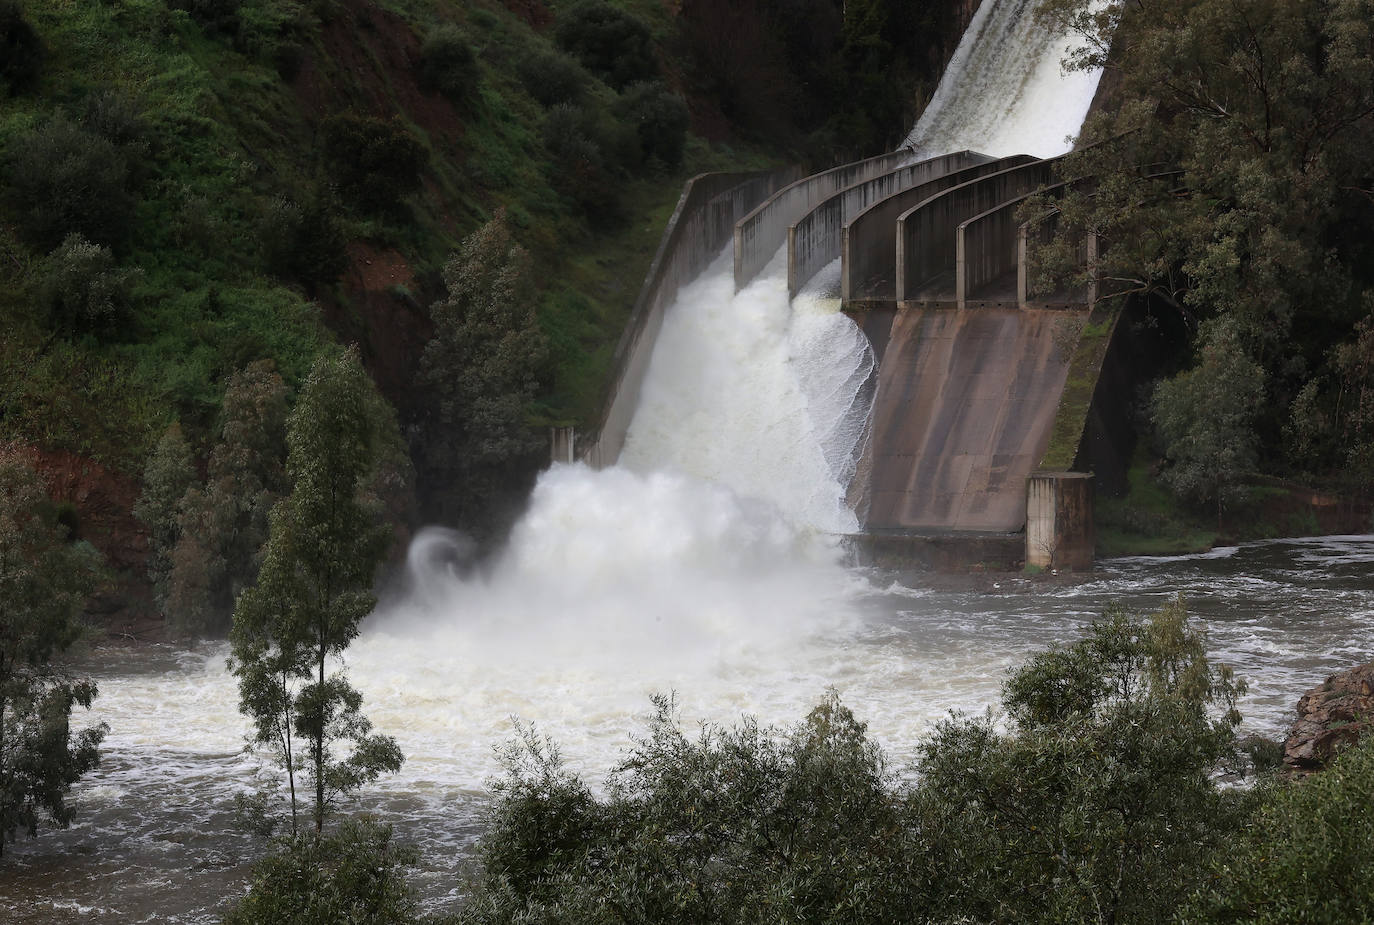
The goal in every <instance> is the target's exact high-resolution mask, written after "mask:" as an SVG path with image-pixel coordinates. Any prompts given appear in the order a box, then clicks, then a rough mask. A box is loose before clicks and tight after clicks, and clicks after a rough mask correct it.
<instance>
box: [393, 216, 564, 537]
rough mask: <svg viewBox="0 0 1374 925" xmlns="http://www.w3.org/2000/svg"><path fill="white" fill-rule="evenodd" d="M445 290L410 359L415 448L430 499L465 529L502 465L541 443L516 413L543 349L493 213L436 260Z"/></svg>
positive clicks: (494, 488)
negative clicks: (414, 367)
mask: <svg viewBox="0 0 1374 925" xmlns="http://www.w3.org/2000/svg"><path fill="white" fill-rule="evenodd" d="M444 284H445V286H447V288H448V295H447V296H446V297H445V298H444V299H441V300H440V301H438V302H435V303H434V305H433V306H432V307H431V309H430V314H431V317H432V318H433V319H434V336H433V338H432V339H431V340H430V341H429V343H428V344H426V345H425V351H424V354H423V355H422V356H421V358H420V375H419V380H420V385H421V386H422V387H423V389H424V391H425V394H426V396H427V403H428V407H429V417H428V420H427V421H426V422H425V433H424V438H423V445H422V447H421V454H422V458H423V460H424V464H425V466H426V468H427V469H428V471H429V473H430V478H431V480H432V481H435V482H437V483H438V484H439V485H441V486H443V487H442V488H441V489H440V490H439V494H440V498H439V501H440V507H441V509H443V510H444V511H445V512H446V513H447V514H448V515H449V516H450V517H451V518H452V519H453V520H456V521H457V522H458V523H461V524H463V525H464V526H465V527H469V528H473V527H476V528H481V527H483V526H485V525H486V521H487V520H488V519H489V517H490V513H491V510H492V508H493V507H495V506H496V502H497V499H498V496H499V494H500V489H501V486H503V485H507V484H509V467H510V465H511V464H512V463H519V462H523V461H525V460H527V459H528V458H529V457H530V456H531V455H532V454H535V453H538V452H539V451H540V450H541V449H542V448H543V446H544V441H543V439H542V437H541V435H539V434H536V433H534V432H532V430H531V429H530V427H529V425H528V424H527V423H526V420H525V415H526V410H527V408H528V406H529V404H530V402H531V401H532V400H533V398H534V394H535V390H536V388H537V385H538V379H539V376H540V374H541V373H542V371H543V366H544V362H545V360H546V358H547V356H548V339H547V338H546V337H545V335H544V332H543V330H542V329H541V328H540V327H539V323H538V320H537V318H536V316H535V286H534V271H533V266H532V265H531V261H530V255H529V253H528V252H527V251H526V250H525V249H524V248H523V247H521V246H520V245H519V244H517V243H516V242H515V240H514V239H513V238H512V236H511V231H510V225H509V221H508V220H507V218H506V214H505V212H504V210H503V211H501V212H498V213H497V214H496V216H495V217H494V218H492V220H491V221H489V222H487V223H486V224H485V225H483V226H482V227H481V228H480V229H478V230H477V231H475V232H474V233H473V234H471V235H470V236H468V238H467V239H465V240H464V241H463V245H462V247H461V249H460V250H459V252H458V253H457V254H455V255H454V256H453V258H452V259H451V260H449V262H448V263H447V264H446V265H445V266H444Z"/></svg>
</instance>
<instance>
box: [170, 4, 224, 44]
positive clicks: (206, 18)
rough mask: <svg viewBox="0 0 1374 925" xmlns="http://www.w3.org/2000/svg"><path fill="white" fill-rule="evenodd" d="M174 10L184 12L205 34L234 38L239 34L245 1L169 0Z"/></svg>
mask: <svg viewBox="0 0 1374 925" xmlns="http://www.w3.org/2000/svg"><path fill="white" fill-rule="evenodd" d="M167 5H168V6H169V7H171V8H172V9H174V10H184V11H185V12H186V13H188V14H190V17H191V18H192V19H193V20H195V21H196V23H197V24H198V25H199V26H200V28H201V29H202V30H204V32H205V34H206V35H208V36H212V37H224V38H233V37H234V36H236V35H238V32H239V8H240V7H241V6H243V0H168V3H167Z"/></svg>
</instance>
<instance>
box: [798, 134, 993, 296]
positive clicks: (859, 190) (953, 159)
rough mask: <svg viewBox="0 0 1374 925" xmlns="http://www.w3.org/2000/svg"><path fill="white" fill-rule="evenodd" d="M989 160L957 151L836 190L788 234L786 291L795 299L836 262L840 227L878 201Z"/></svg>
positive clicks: (985, 156) (839, 243) (841, 231)
mask: <svg viewBox="0 0 1374 925" xmlns="http://www.w3.org/2000/svg"><path fill="white" fill-rule="evenodd" d="M991 161H992V158H991V157H989V156H987V155H986V154H978V153H976V152H973V151H958V152H955V153H954V154H945V155H942V156H940V157H934V158H928V159H927V160H924V161H921V162H919V163H916V164H908V165H906V166H905V167H899V168H897V169H896V170H893V171H891V172H890V173H885V174H883V175H882V176H879V177H874V178H873V179H871V180H867V181H865V182H863V183H858V184H855V185H854V186H851V187H848V188H847V189H844V190H841V191H840V192H838V193H835V194H834V195H832V196H829V197H827V198H826V199H823V200H821V202H820V203H819V204H818V205H816V206H815V207H814V208H813V209H811V211H809V212H807V213H806V214H805V215H803V216H802V217H801V218H799V219H797V221H796V222H795V223H793V224H792V225H791V226H790V227H789V228H788V229H787V289H788V293H789V294H790V295H793V296H795V295H796V294H797V293H798V292H800V291H801V287H802V286H804V285H806V283H807V281H808V280H810V279H811V277H813V276H815V275H816V273H817V272H818V271H819V270H820V269H821V268H822V267H824V266H825V265H826V264H828V263H830V262H831V261H833V260H835V259H836V258H838V257H839V256H840V250H841V245H842V243H843V239H844V223H845V222H846V221H848V220H849V219H850V218H852V217H853V216H855V215H857V214H858V213H859V212H861V211H863V210H864V209H866V208H868V207H869V206H870V205H872V204H873V203H875V202H877V201H878V200H880V199H886V198H887V197H888V196H891V195H892V194H893V193H896V192H898V191H899V190H904V189H908V188H910V187H912V186H915V185H917V184H918V183H924V182H926V181H928V180H931V179H934V178H935V177H941V176H945V175H946V174H949V173H952V172H953V171H956V170H959V169H961V168H963V167H971V166H973V165H975V164H986V163H989V162H991Z"/></svg>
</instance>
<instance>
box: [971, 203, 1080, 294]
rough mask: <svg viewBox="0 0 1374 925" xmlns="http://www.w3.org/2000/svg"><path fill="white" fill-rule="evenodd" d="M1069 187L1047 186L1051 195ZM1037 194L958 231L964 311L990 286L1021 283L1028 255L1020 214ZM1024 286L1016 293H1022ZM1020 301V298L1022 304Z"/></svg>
mask: <svg viewBox="0 0 1374 925" xmlns="http://www.w3.org/2000/svg"><path fill="white" fill-rule="evenodd" d="M1065 186H1066V184H1064V183H1057V184H1055V185H1054V186H1050V187H1046V189H1045V190H1044V192H1045V193H1046V194H1048V195H1050V196H1057V195H1058V194H1059V193H1061V192H1062V191H1063V190H1064V188H1065ZM1033 195H1035V194H1034V193H1026V194H1024V195H1021V196H1018V197H1016V198H1015V199H1012V200H1010V201H1008V202H1004V203H1001V204H1000V205H998V206H996V207H994V208H992V209H989V210H988V211H986V212H983V213H980V214H979V215H975V216H974V217H973V218H970V219H969V220H967V221H965V222H963V223H962V224H961V225H960V226H959V228H958V229H957V230H956V232H955V239H954V250H955V271H954V282H955V300H956V301H957V302H958V303H959V307H960V308H963V307H964V305H965V304H966V303H967V302H968V300H969V299H970V298H973V297H975V296H977V295H979V294H981V293H983V292H984V291H985V290H986V289H987V288H988V287H990V286H995V285H997V284H999V283H1003V282H1006V283H1008V284H1010V282H1011V281H1013V280H1016V281H1018V282H1019V275H1020V274H1018V273H1017V270H1018V268H1019V267H1020V263H1021V260H1022V259H1024V258H1025V257H1026V256H1028V255H1025V254H1024V253H1023V250H1022V248H1021V246H1020V244H1021V225H1022V222H1021V221H1020V220H1019V219H1018V217H1017V213H1018V211H1019V210H1020V209H1021V206H1022V205H1024V204H1025V202H1026V201H1027V200H1028V199H1030V198H1031V197H1032V196H1033ZM1019 289H1020V287H1019V286H1017V287H1016V289H1015V290H1012V291H1016V292H1018V294H1019ZM1019 301H1020V299H1019V298H1018V302H1019Z"/></svg>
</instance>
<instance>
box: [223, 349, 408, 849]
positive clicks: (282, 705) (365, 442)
mask: <svg viewBox="0 0 1374 925" xmlns="http://www.w3.org/2000/svg"><path fill="white" fill-rule="evenodd" d="M384 407H385V403H384V402H383V401H382V399H381V398H380V397H379V396H378V395H377V393H376V391H375V389H374V388H373V386H372V383H371V381H370V380H369V379H368V377H367V374H366V373H365V372H364V371H363V368H362V365H361V364H360V362H359V360H358V356H357V353H356V352H355V351H352V350H350V351H346V352H340V353H331V354H326V355H324V356H322V357H321V358H320V359H319V360H317V361H316V362H315V365H314V367H313V369H312V370H311V372H310V375H309V377H308V378H307V380H306V382H305V385H304V387H303V388H302V390H301V393H300V397H299V399H298V401H297V403H296V406H295V408H293V409H292V411H291V414H290V417H289V418H288V420H287V430H286V445H287V457H286V471H287V475H288V477H289V479H290V481H291V493H290V494H289V495H288V496H287V497H285V498H284V499H282V501H280V502H279V503H278V504H277V506H276V507H275V508H274V509H273V510H272V515H271V520H270V528H269V536H268V540H267V549H266V553H265V555H264V558H263V563H262V568H261V571H260V572H259V573H258V580H257V583H256V584H255V585H253V586H252V587H250V588H248V589H246V590H245V591H244V592H243V593H242V594H241V595H240V596H239V599H238V603H237V606H236V608H235V611H234V625H233V629H232V630H231V632H230V642H231V643H232V650H233V651H232V657H231V659H230V667H231V669H232V671H233V672H234V674H235V675H236V676H237V677H238V680H239V695H240V702H239V709H240V710H241V711H242V712H243V713H244V714H246V715H247V716H249V717H250V718H251V719H252V720H253V724H254V733H253V736H254V740H255V741H256V742H257V743H258V744H260V745H263V746H266V747H267V748H268V749H269V750H270V751H271V752H272V753H273V754H274V756H275V757H276V759H277V760H278V762H279V763H280V764H281V766H282V767H283V769H284V770H285V772H286V778H287V784H288V789H289V793H290V800H291V824H292V830H293V831H295V830H296V828H297V815H298V808H297V804H298V794H297V778H298V776H299V775H300V774H302V773H303V774H304V776H305V778H306V781H307V782H308V783H309V785H310V788H311V790H313V809H312V813H311V815H312V819H313V821H314V825H315V831H316V832H320V831H322V829H323V827H324V818H325V815H326V813H327V811H328V808H329V806H330V805H331V804H332V803H333V802H334V801H335V800H336V799H337V798H338V797H340V796H341V795H343V794H346V793H348V792H351V791H353V790H356V789H357V788H358V787H360V786H362V785H363V784H366V783H369V782H371V781H373V780H375V779H376V778H377V777H378V776H379V775H380V774H381V773H383V772H384V771H396V770H398V769H399V768H400V766H401V762H402V760H403V759H402V756H401V752H400V749H399V748H398V747H397V745H396V742H395V740H394V739H392V738H390V737H388V736H383V735H378V734H375V733H373V732H372V725H371V723H370V722H369V721H368V720H367V718H366V717H364V716H363V714H362V711H361V708H362V694H360V693H359V692H358V691H357V690H356V689H354V688H353V686H352V685H351V684H349V682H348V679H347V677H346V676H345V673H344V671H343V666H342V661H341V657H342V655H343V653H344V651H345V650H346V649H347V648H348V646H349V645H350V644H351V643H352V642H353V640H354V639H355V638H357V636H358V630H359V624H360V623H361V621H362V619H363V618H364V617H365V616H367V614H368V613H369V612H370V611H371V610H372V607H373V605H374V604H375V603H376V598H375V597H374V596H373V594H372V586H373V580H374V578H375V575H376V572H377V569H378V567H379V566H380V565H381V562H382V559H383V557H384V556H385V555H386V550H387V546H388V541H389V539H390V537H389V530H388V528H387V527H385V526H384V525H383V524H382V522H381V517H380V514H381V507H382V505H381V502H380V501H379V500H378V499H377V497H376V495H375V493H374V491H373V488H372V486H373V484H374V479H375V475H376V470H377V469H378V468H379V465H380V464H381V463H382V462H383V460H384V458H385V455H386V452H387V446H388V442H389V440H391V439H392V438H394V428H395V423H394V418H392V417H390V416H389V415H388V414H385V413H383V411H382V409H383V408H384ZM389 429H390V430H391V431H392V433H388V430H389ZM344 743H346V744H347V746H348V747H347V749H344V750H342V751H343V753H342V754H341V750H340V749H339V746H340V745H341V744H344Z"/></svg>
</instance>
